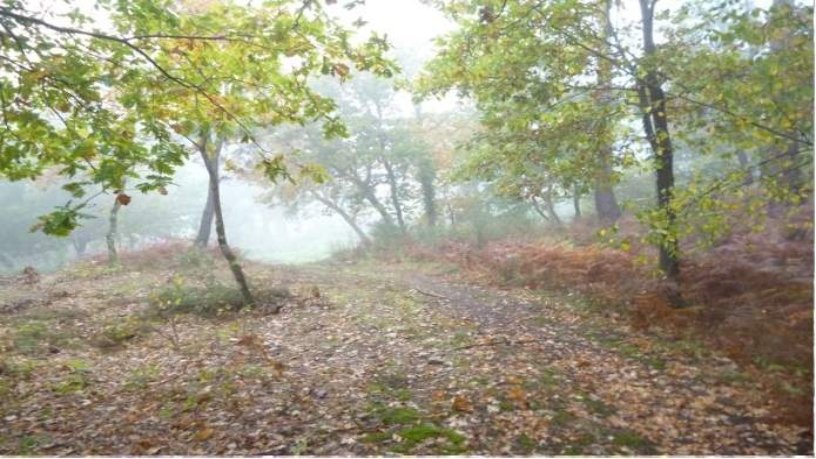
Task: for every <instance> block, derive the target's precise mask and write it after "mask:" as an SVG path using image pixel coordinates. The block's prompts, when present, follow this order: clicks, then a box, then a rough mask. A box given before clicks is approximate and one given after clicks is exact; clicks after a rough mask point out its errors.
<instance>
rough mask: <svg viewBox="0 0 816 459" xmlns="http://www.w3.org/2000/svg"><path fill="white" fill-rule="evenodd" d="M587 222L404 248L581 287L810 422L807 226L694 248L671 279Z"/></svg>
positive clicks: (506, 277) (521, 282)
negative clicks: (754, 380)
mask: <svg viewBox="0 0 816 459" xmlns="http://www.w3.org/2000/svg"><path fill="white" fill-rule="evenodd" d="M621 226H622V227H623V228H624V230H622V235H621V238H622V239H624V240H627V241H632V240H636V238H635V237H633V236H636V235H637V234H638V231H640V229H639V228H637V225H636V224H635V223H634V222H633V221H632V220H625V221H624V222H623V223H622V225H621ZM780 226H781V225H780ZM588 228H589V225H587V224H586V222H585V221H580V222H577V223H575V224H573V225H572V227H571V228H569V230H568V235H567V237H566V238H562V239H560V240H558V241H555V242H554V241H553V238H552V237H545V238H544V239H543V240H534V241H531V240H529V238H528V240H525V241H523V242H519V241H517V240H508V239H506V238H505V239H499V240H496V241H493V242H491V243H489V244H487V245H486V246H485V247H482V248H478V247H475V246H474V245H472V244H467V243H462V242H452V241H447V242H444V243H442V244H441V245H436V246H433V247H431V248H429V247H427V246H423V245H419V244H418V245H415V246H413V248H412V250H411V251H409V252H408V253H409V254H410V256H412V257H415V258H418V259H424V260H436V261H441V260H444V261H447V262H453V263H456V264H457V265H459V266H461V267H463V268H464V269H465V270H466V271H467V272H469V273H470V274H471V275H474V276H476V278H478V279H480V280H482V281H486V282H491V283H493V284H495V285H499V286H523V287H526V288H530V289H536V290H539V289H545V290H547V289H549V290H551V289H556V290H560V291H565V292H574V293H579V294H581V295H583V296H586V298H588V299H589V300H590V302H591V303H592V308H591V309H592V310H591V312H590V315H598V314H600V315H602V316H603V317H610V313H611V317H614V318H618V319H620V320H621V321H623V322H625V323H628V324H630V325H631V327H632V328H633V329H635V330H644V331H652V332H654V333H658V334H659V335H660V336H661V337H662V339H667V340H680V339H693V340H700V341H703V342H705V344H706V345H707V347H709V348H711V349H715V350H717V351H719V352H722V353H724V354H725V355H727V356H728V357H729V358H732V359H734V360H735V361H737V362H739V363H740V364H741V365H742V366H743V367H744V368H746V369H751V370H753V371H754V372H755V373H756V375H757V377H761V378H766V379H768V380H769V381H771V385H772V386H775V387H776V390H775V397H777V399H779V400H780V401H783V403H784V405H785V416H786V417H787V418H788V420H789V421H791V422H795V423H799V424H801V425H804V426H809V425H811V424H812V422H813V412H812V406H813V394H812V392H813V385H812V375H813V307H812V304H813V262H814V259H813V237H812V232H806V233H805V234H807V235H808V236H805V237H798V238H791V237H790V235H789V234H782V233H783V232H782V231H779V230H766V231H764V232H761V233H748V232H743V233H741V234H740V233H737V234H733V235H731V236H730V237H729V238H728V239H727V240H723V241H721V242H720V243H719V244H717V245H716V246H715V247H713V248H711V249H710V250H706V251H698V252H696V253H695V252H692V253H693V255H690V256H688V258H687V259H686V261H685V262H684V264H683V271H682V276H681V278H680V283H679V285H676V286H672V285H666V284H664V283H661V282H660V281H659V280H658V276H657V273H655V272H654V270H653V269H651V268H650V267H651V266H653V262H651V260H650V257H654V253H653V252H652V251H650V249H649V248H648V247H647V246H643V245H638V244H634V243H632V244H630V246H629V248H628V250H621V249H620V248H611V247H604V246H601V245H599V244H598V243H597V235H596V233H595V231H594V230H591V229H588ZM644 260H646V261H645V262H644ZM672 295H675V296H676V295H681V296H682V301H683V302H684V303H685V304H686V305H687V307H685V308H680V309H678V308H673V307H671V305H670V300H671V298H670V297H671V296H672ZM773 381H776V383H775V384H774V383H773Z"/></svg>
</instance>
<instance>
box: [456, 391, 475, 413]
mask: <svg viewBox="0 0 816 459" xmlns="http://www.w3.org/2000/svg"><path fill="white" fill-rule="evenodd" d="M451 408H453V410H454V411H462V412H470V411H473V404H472V403H470V402H469V401H468V400H467V399H466V398H464V397H460V396H458V395H457V396H456V397H453V403H452V404H451Z"/></svg>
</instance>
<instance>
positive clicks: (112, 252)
mask: <svg viewBox="0 0 816 459" xmlns="http://www.w3.org/2000/svg"><path fill="white" fill-rule="evenodd" d="M121 208H122V203H121V202H120V201H119V199H118V198H116V199H114V201H113V207H111V210H110V216H109V217H108V234H106V235H105V242H107V244H108V265H109V266H118V265H119V253H118V252H117V251H116V236H117V234H118V231H119V209H121Z"/></svg>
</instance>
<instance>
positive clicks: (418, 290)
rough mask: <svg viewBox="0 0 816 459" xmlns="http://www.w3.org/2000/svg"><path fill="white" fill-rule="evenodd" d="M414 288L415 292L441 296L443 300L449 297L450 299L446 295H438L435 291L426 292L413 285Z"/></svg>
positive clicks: (436, 296)
mask: <svg viewBox="0 0 816 459" xmlns="http://www.w3.org/2000/svg"><path fill="white" fill-rule="evenodd" d="M414 290H416V291H417V292H419V293H421V294H423V295H427V296H432V297H434V298H441V299H443V300H449V299H450V298H448V297H446V296H443V295H439V294H437V293H431V292H426V291H424V290H420V289H418V288H416V287H414Z"/></svg>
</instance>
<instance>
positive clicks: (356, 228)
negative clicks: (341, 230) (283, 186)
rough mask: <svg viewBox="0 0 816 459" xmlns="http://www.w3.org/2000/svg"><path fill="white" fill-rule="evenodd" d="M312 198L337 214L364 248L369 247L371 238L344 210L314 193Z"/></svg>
mask: <svg viewBox="0 0 816 459" xmlns="http://www.w3.org/2000/svg"><path fill="white" fill-rule="evenodd" d="M312 196H314V198H315V199H317V200H318V201H320V202H321V203H323V205H325V206H326V207H328V208H329V209H331V210H333V211H335V212H337V214H338V215H340V217H342V218H343V220H344V221H345V222H346V223H347V224H348V225H349V226H350V227H351V229H352V230H354V232H355V233H356V234H357V237H359V238H360V241H361V242H362V243H363V245H364V246H369V245H371V238H369V237H368V235H367V234H366V233H365V231H363V229H362V228H360V225H358V224H357V221H356V220H355V219H354V217H352V216H351V215H349V213H348V212H346V211H345V209H343V208H342V207H340V205H338V204H337V203H335V202H334V201H332V200H330V199H327V198H324V197H323V196H320V195H319V194H317V193H315V192H312Z"/></svg>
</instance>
